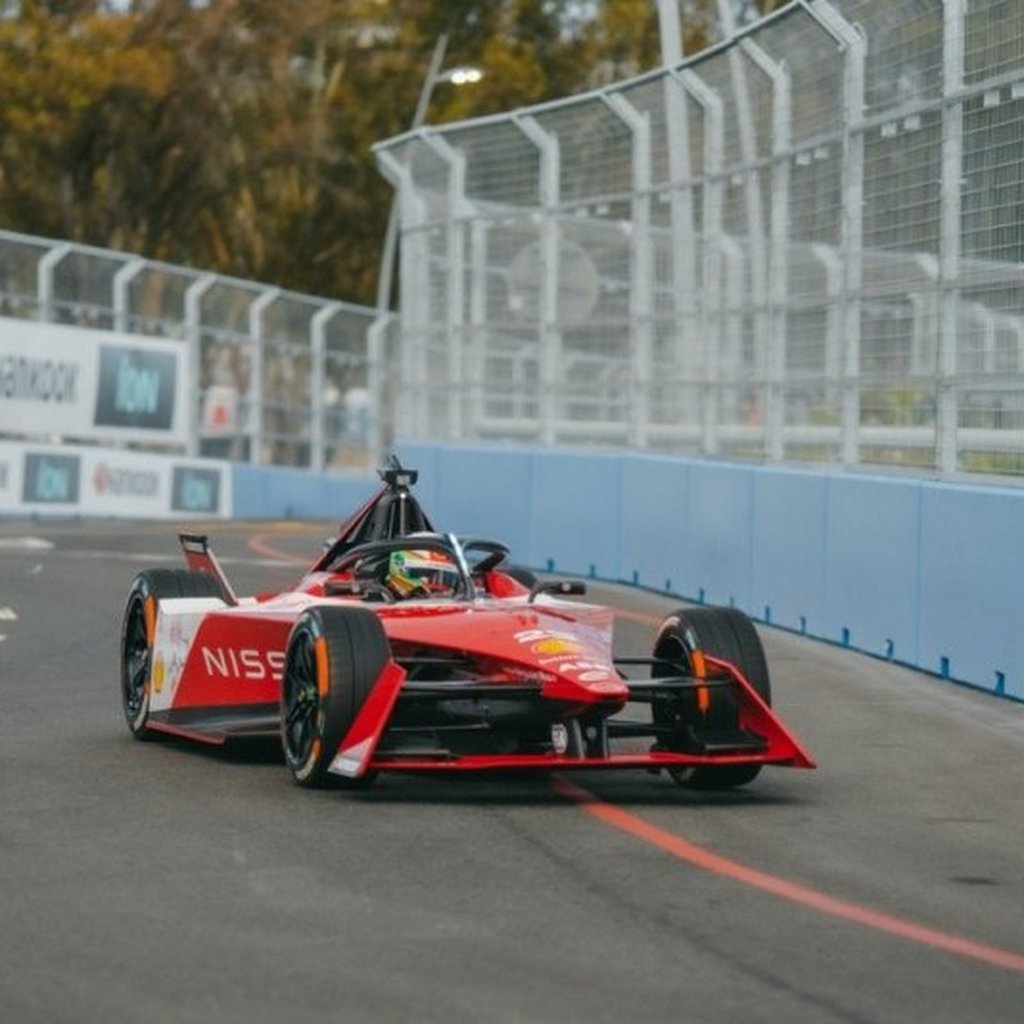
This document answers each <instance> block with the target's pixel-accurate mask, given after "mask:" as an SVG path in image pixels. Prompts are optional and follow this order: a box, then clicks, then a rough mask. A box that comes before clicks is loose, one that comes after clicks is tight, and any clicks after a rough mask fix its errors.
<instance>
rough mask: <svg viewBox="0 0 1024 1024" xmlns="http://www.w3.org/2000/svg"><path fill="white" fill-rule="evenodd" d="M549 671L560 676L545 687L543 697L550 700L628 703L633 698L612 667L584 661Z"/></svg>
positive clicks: (555, 677)
mask: <svg viewBox="0 0 1024 1024" xmlns="http://www.w3.org/2000/svg"><path fill="white" fill-rule="evenodd" d="M545 668H546V669H547V671H549V672H552V673H557V674H556V675H554V678H552V679H551V680H550V681H549V682H547V683H545V684H544V686H543V687H542V688H541V695H542V696H543V697H546V698H548V699H549V700H564V701H571V702H573V703H579V704H604V703H615V704H624V703H625V702H626V701H627V700H628V699H629V688H628V687H627V686H626V684H625V683H624V682H623V681H622V680H621V679H620V678H619V674H618V673H617V672H616V671H615V668H614V666H612V665H610V664H607V663H602V662H599V661H582V660H581V661H574V662H567V663H565V664H563V665H559V666H558V667H557V668H553V667H552V666H550V665H548V666H545Z"/></svg>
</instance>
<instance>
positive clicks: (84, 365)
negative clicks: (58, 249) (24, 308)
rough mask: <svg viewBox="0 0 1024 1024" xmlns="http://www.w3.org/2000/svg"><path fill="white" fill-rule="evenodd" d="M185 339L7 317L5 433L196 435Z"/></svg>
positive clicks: (163, 439) (2, 385) (1, 336)
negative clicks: (190, 413) (191, 416)
mask: <svg viewBox="0 0 1024 1024" xmlns="http://www.w3.org/2000/svg"><path fill="white" fill-rule="evenodd" d="M187 374H188V350H187V346H186V345H185V344H184V343H182V342H179V341H164V340H161V339H159V338H149V337H143V336H141V335H125V334H112V333H111V332H110V331H100V330H90V329H88V328H84V327H69V326H66V325H61V324H49V323H35V322H33V321H28V320H14V319H10V318H8V317H0V433H4V434H7V435H9V436H21V437H40V436H45V437H47V438H50V437H53V438H73V439H79V440H95V441H104V440H106V441H135V442H139V441H154V442H159V443H166V444H173V445H180V446H182V447H183V446H184V445H185V444H186V443H187V441H188V403H187V394H186V389H187V380H188V376H187Z"/></svg>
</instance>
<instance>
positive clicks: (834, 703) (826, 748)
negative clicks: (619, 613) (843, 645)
mask: <svg viewBox="0 0 1024 1024" xmlns="http://www.w3.org/2000/svg"><path fill="white" fill-rule="evenodd" d="M210 532H211V533H212V534H214V536H215V537H216V538H217V540H216V549H217V550H218V553H219V554H220V556H221V560H222V562H224V563H225V567H226V568H227V570H228V572H229V574H230V575H231V577H232V579H233V580H234V582H235V583H236V588H237V589H239V590H240V591H241V592H252V591H255V590H264V589H271V588H278V587H281V586H284V585H285V584H287V583H288V582H289V581H290V580H291V579H292V578H294V576H295V575H296V565H294V564H289V563H285V562H283V561H281V560H278V559H276V557H275V554H274V553H275V552H283V553H285V554H288V553H294V554H300V553H301V554H302V555H310V556H311V555H312V553H313V552H314V551H315V550H316V549H317V548H318V546H319V542H320V540H321V539H322V538H323V537H324V536H325V535H326V533H327V532H328V527H325V526H319V527H316V526H313V527H310V526H303V527H296V526H292V527H288V526H272V525H266V524H259V525H256V524H251V525H246V524H218V525H211V527H210ZM257 535H259V536H258V537H257ZM27 537H31V538H38V539H40V540H43V541H46V542H48V543H49V544H52V545H53V546H52V547H41V546H40V547H27V546H25V542H24V538H27ZM253 537H257V539H256V541H255V547H254V546H253V544H252V543H251V542H252V539H253ZM168 564H170V565H173V564H178V556H177V548H176V541H175V537H174V530H173V529H172V528H171V527H170V526H167V525H148V526H146V525H124V524H114V523H100V524H85V525H83V524H79V523H50V524H43V523H28V522H12V521H6V522H2V521H0V636H2V637H3V639H0V925H2V927H0V1019H2V1020H3V1021H5V1022H6V1021H10V1022H17V1024H21V1022H26V1024H28V1022H36V1021H45V1022H63V1021H68V1022H76V1024H79V1022H83V1021H103V1022H120V1021H129V1022H134V1021H146V1022H154V1024H156V1022H165V1021H167V1022H172V1021H182V1022H185V1021H188V1022H192V1021H217V1022H232V1021H239V1022H242V1021H244V1022H246V1024H252V1022H261V1021H298V1020H302V1021H345V1022H350V1021H387V1022H392V1021H445V1022H452V1021H480V1022H490V1021H530V1022H532V1021H570V1022H574V1021H587V1022H595V1021H596V1022H601V1021H616V1022H618V1021H622V1020H630V1019H631V1020H641V1021H673V1022H677V1021H687V1022H702V1021H708V1022H711V1021H714V1022H720V1021H722V1020H735V1021H743V1022H759V1021H776V1020H786V1021H789V1022H805V1021H806V1022H815V1024H817V1022H828V1021H844V1022H868V1021H871V1022H875V1021H878V1022H883V1021H885V1022H888V1021H929V1022H945V1021H948V1022H956V1024H962V1022H966V1021H971V1022H995V1021H1007V1022H1010V1021H1013V1022H1019V1021H1020V1020H1021V1019H1022V1014H1024V1010H1022V1007H1024V798H1022V785H1024V784H1022V772H1021V768H1022V765H1024V706H1021V705H1019V704H1012V703H1008V702H1005V701H1000V700H997V699H996V698H992V697H987V696H985V695H982V694H976V693H972V692H970V691H966V690H962V689H958V688H955V687H951V686H949V685H946V684H942V683H940V682H938V681H935V680H933V679H930V678H927V677H923V676H920V675H918V674H915V673H913V672H910V671H907V670H904V669H901V668H899V667H897V666H893V665H889V664H886V663H884V662H880V661H877V660H874V659H869V658H866V657H861V656H858V655H854V654H850V653H848V652H845V651H840V650H837V649H835V648H830V647H827V646H823V645H820V644H816V643H814V642H811V641H807V640H804V639H802V638H799V637H795V636H792V635H789V634H785V633H781V632H778V631H775V630H764V631H762V636H763V638H764V641H765V645H766V648H767V652H768V658H769V664H770V665H771V668H772V672H773V687H774V691H775V705H776V708H777V709H778V710H779V712H780V714H781V715H782V717H783V719H784V720H785V721H786V723H787V724H788V725H789V726H790V727H791V728H793V729H794V731H795V732H796V734H797V735H798V736H799V737H800V739H801V740H802V741H803V742H804V743H805V744H806V745H807V746H808V747H809V748H810V750H811V752H812V753H813V754H814V756H815V757H816V759H817V760H818V762H819V765H820V768H819V770H818V771H816V772H801V771H789V770H785V769H773V770H766V771H765V772H764V773H763V774H762V775H761V777H760V778H759V779H758V780H757V781H756V782H755V783H754V784H753V785H752V786H751V787H750V788H749V789H747V790H745V791H738V792H735V793H726V794H717V795H702V794H699V793H692V792H687V791H683V790H680V789H679V788H677V787H676V786H675V785H673V784H672V783H671V782H670V781H669V780H668V779H667V778H666V777H664V776H658V777H655V776H651V775H647V774H644V773H628V774H615V775H599V774H589V775H579V776H576V777H572V778H569V779H568V780H566V781H559V780H554V781H552V780H516V781H493V780H492V781H487V782H482V781H479V780H462V781H458V780H456V781H450V780H440V779H424V778H409V777H399V776H392V777H385V778H382V779H381V781H380V782H379V783H378V784H377V785H376V786H375V787H373V788H372V789H370V790H368V791H366V792H361V793H357V794H351V793H338V792H324V793H320V792H307V791H304V790H300V789H299V788H297V787H296V786H295V785H294V784H293V783H292V782H291V781H290V778H289V777H288V775H287V773H286V772H285V769H284V767H283V766H282V764H281V761H280V758H279V756H278V753H277V751H276V750H275V749H274V748H273V747H272V746H268V745H263V746H257V747H251V746H250V747H248V748H243V749H234V750H228V751H211V750H208V749H202V748H198V747H194V746H190V745H188V744H186V743H183V742H177V741H159V742H155V743H145V744H144V743H139V742H136V741H135V740H133V739H132V738H131V737H130V736H129V734H128V731H127V728H126V727H125V724H124V721H123V719H122V715H121V709H120V703H119V696H118V677H117V660H118V634H119V629H120V618H121V612H122V605H123V600H124V597H125V595H126V593H127V590H128V586H129V583H130V581H131V579H132V577H133V575H134V573H135V572H136V571H137V570H138V569H140V568H144V567H146V566H147V565H168ZM591 596H592V597H594V598H597V599H600V600H603V601H607V602H608V603H611V604H613V605H615V606H618V607H621V608H623V609H627V610H628V612H629V614H628V615H624V616H623V617H622V619H621V620H620V624H619V626H618V627H617V643H618V645H619V648H620V651H621V652H622V653H646V652H647V651H648V649H649V642H650V641H649V637H650V634H651V632H652V630H653V628H654V623H655V622H656V621H657V619H658V618H659V617H660V616H661V615H662V614H664V612H665V610H666V609H669V608H671V607H673V605H674V604H675V602H672V601H670V600H666V599H663V598H660V597H657V596H654V595H648V594H641V593H636V592H633V591H630V590H627V589H622V588H608V587H603V586H598V587H595V588H593V590H592V594H591ZM576 786H582V787H585V790H586V793H581V792H579V791H578V790H577V789H575V788H574V787H576Z"/></svg>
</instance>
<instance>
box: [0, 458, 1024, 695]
mask: <svg viewBox="0 0 1024 1024" xmlns="http://www.w3.org/2000/svg"><path fill="white" fill-rule="evenodd" d="M397 452H398V453H399V455H400V456H401V458H402V460H403V462H405V464H406V465H409V466H412V467H416V468H417V469H418V470H419V472H420V476H419V481H418V484H417V487H416V492H417V495H418V497H419V498H420V500H421V501H422V503H423V505H424V507H425V508H426V510H427V511H428V513H429V514H430V516H431V517H432V519H433V521H434V524H435V525H436V526H438V527H439V528H442V529H445V530H453V531H455V532H457V533H459V534H462V535H464V536H468V535H473V536H485V537H489V538H493V539H496V540H503V541H504V542H505V543H507V544H508V545H509V546H510V548H511V549H512V552H513V557H514V559H515V561H516V562H518V563H519V564H522V565H526V566H532V567H534V568H537V569H542V570H554V571H556V572H557V571H562V572H566V573H571V574H574V575H577V574H578V575H582V576H589V577H593V578H595V579H604V580H611V581H615V582H624V583H629V584H634V585H638V586H642V587H646V588H650V589H653V590H658V591H667V592H670V593H674V594H678V595H679V596H680V597H683V598H686V599H687V600H692V601H696V602H699V603H706V604H727V605H735V606H736V607H739V608H742V609H743V610H744V611H746V612H747V613H748V614H750V615H751V616H752V617H753V618H755V619H757V620H758V621H760V622H765V623H768V624H770V625H773V626H778V627H781V628H784V629H788V630H792V631H794V632H798V633H801V634H804V635H806V636H809V637H813V638H816V639H821V640H826V641H829V642H831V643H835V644H839V645H841V646H844V647H849V648H851V649H855V650H859V651H863V652H866V653H868V654H872V655H875V656H877V657H881V658H886V659H888V660H891V661H894V662H898V663H900V664H905V665H909V666H911V667H914V668H918V669H922V670H924V671H926V672H929V673H932V674H934V675H937V676H940V677H943V678H947V679H950V680H953V681H956V682H960V683H966V684H968V685H970V686H974V687H977V688H979V689H984V690H988V691H990V692H993V693H996V694H1000V695H1002V696H1006V697H1011V698H1014V699H1016V700H1024V574H1022V573H1021V572H1020V566H1021V565H1024V533H1022V531H1021V530H1020V523H1021V522H1022V521H1024V490H1018V489H1012V488H1005V487H983V486H974V485H960V484H950V483H942V482H937V481H931V480H924V479H916V480H913V479H907V478H903V477H881V476H871V475H867V474H862V473H840V472H834V473H814V472H810V471H802V470H792V469H781V468H774V467H764V466H756V467H755V466H747V465H742V464H731V463H723V462H709V461H705V460H700V459H675V458H670V457H667V456H654V455H642V454H625V453H624V454H605V453H583V452H570V451H549V450H543V451H538V450H530V449H527V448H513V447H504V446H447V445H424V444H419V443H413V442H403V443H401V444H399V445H398V446H397ZM377 486H378V481H377V480H376V478H374V477H372V476H368V475H366V474H339V473H319V474H318V473H309V472H304V471H301V470H295V469H289V468H282V467H275V468H271V467H257V466H250V465H247V464H244V463H224V462H216V461H213V460H199V461H190V460H185V459H178V458H174V457H161V456H152V455H140V454H138V453H132V452H126V451H123V450H117V449H102V448H85V447H83V448H80V449H70V448H67V447H63V448H56V447H52V446H41V445H19V444H11V443H0V514H16V515H26V514H31V515H45V514H58V515H75V514H81V515H104V516H115V515H125V516H131V517H154V518H170V519H181V518H186V517H189V516H192V517H205V518H211V517H215V516H221V517H227V516H234V517H236V518H239V519H306V520H328V521H337V522H340V521H341V520H342V519H344V518H345V517H346V516H347V515H348V514H350V513H351V511H352V510H353V509H354V508H356V507H357V506H358V505H359V504H360V503H361V502H362V501H363V500H364V499H365V498H367V497H369V496H370V495H371V494H372V493H373V492H374V490H375V489H376V487H377Z"/></svg>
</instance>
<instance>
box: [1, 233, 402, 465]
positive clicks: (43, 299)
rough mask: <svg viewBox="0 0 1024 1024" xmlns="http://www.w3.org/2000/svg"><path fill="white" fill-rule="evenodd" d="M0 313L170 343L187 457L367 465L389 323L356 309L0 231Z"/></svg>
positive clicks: (383, 402)
mask: <svg viewBox="0 0 1024 1024" xmlns="http://www.w3.org/2000/svg"><path fill="white" fill-rule="evenodd" d="M0 316H6V317H13V318H21V319H30V320H37V321H44V322H52V323H58V324H70V325H77V326H82V327H90V328H99V329H105V330H111V331H118V332H121V333H127V334H136V335H150V336H155V337H161V338H172V339H177V340H179V341H180V342H181V343H182V345H184V346H187V347H188V351H189V355H190V360H189V366H190V373H191V382H190V410H191V422H190V441H189V451H188V454H190V455H201V456H211V457H216V458H228V459H233V460H245V461H250V462H254V463H260V464H264V465H290V466H303V467H308V468H311V469H323V468H342V469H356V470H365V469H371V468H372V467H374V466H375V465H378V464H379V461H380V458H381V454H382V451H383V449H384V445H385V444H386V443H387V442H388V439H389V438H390V412H389V410H390V408H391V403H392V399H391V391H390V390H389V389H388V388H386V387H385V386H384V381H383V374H382V372H381V371H382V367H383V366H384V365H386V363H387V360H388V359H389V357H390V351H391V348H392V347H393V345H394V343H395V337H396V331H395V324H394V321H393V318H392V317H390V316H384V317H378V315H377V312H376V311H375V310H373V309H369V308H367V307H363V306H356V305H352V304H349V303H345V302H334V301H330V300H327V299H321V298H316V297H313V296H309V295H300V294H297V293H293V292H286V291H282V290H281V289H278V288H272V287H269V286H267V285H261V284H257V283H255V282H252V281H243V280H238V279H235V278H230V277H224V276H221V275H218V274H208V273H202V272H201V271H196V270H192V269H189V268H185V267H178V266H172V265H169V264H164V263H158V262H154V261H151V260H145V259H142V258H140V257H137V256H132V255H128V254H125V253H118V252H112V251H109V250H105V249H96V248H91V247H88V246H83V245H76V244H73V243H70V242H59V241H51V240H47V239H41V238H34V237H30V236H26V235H19V234H14V233H12V232H7V231H0ZM38 434H39V436H48V431H47V428H46V424H45V423H42V422H41V423H39V424H38Z"/></svg>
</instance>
